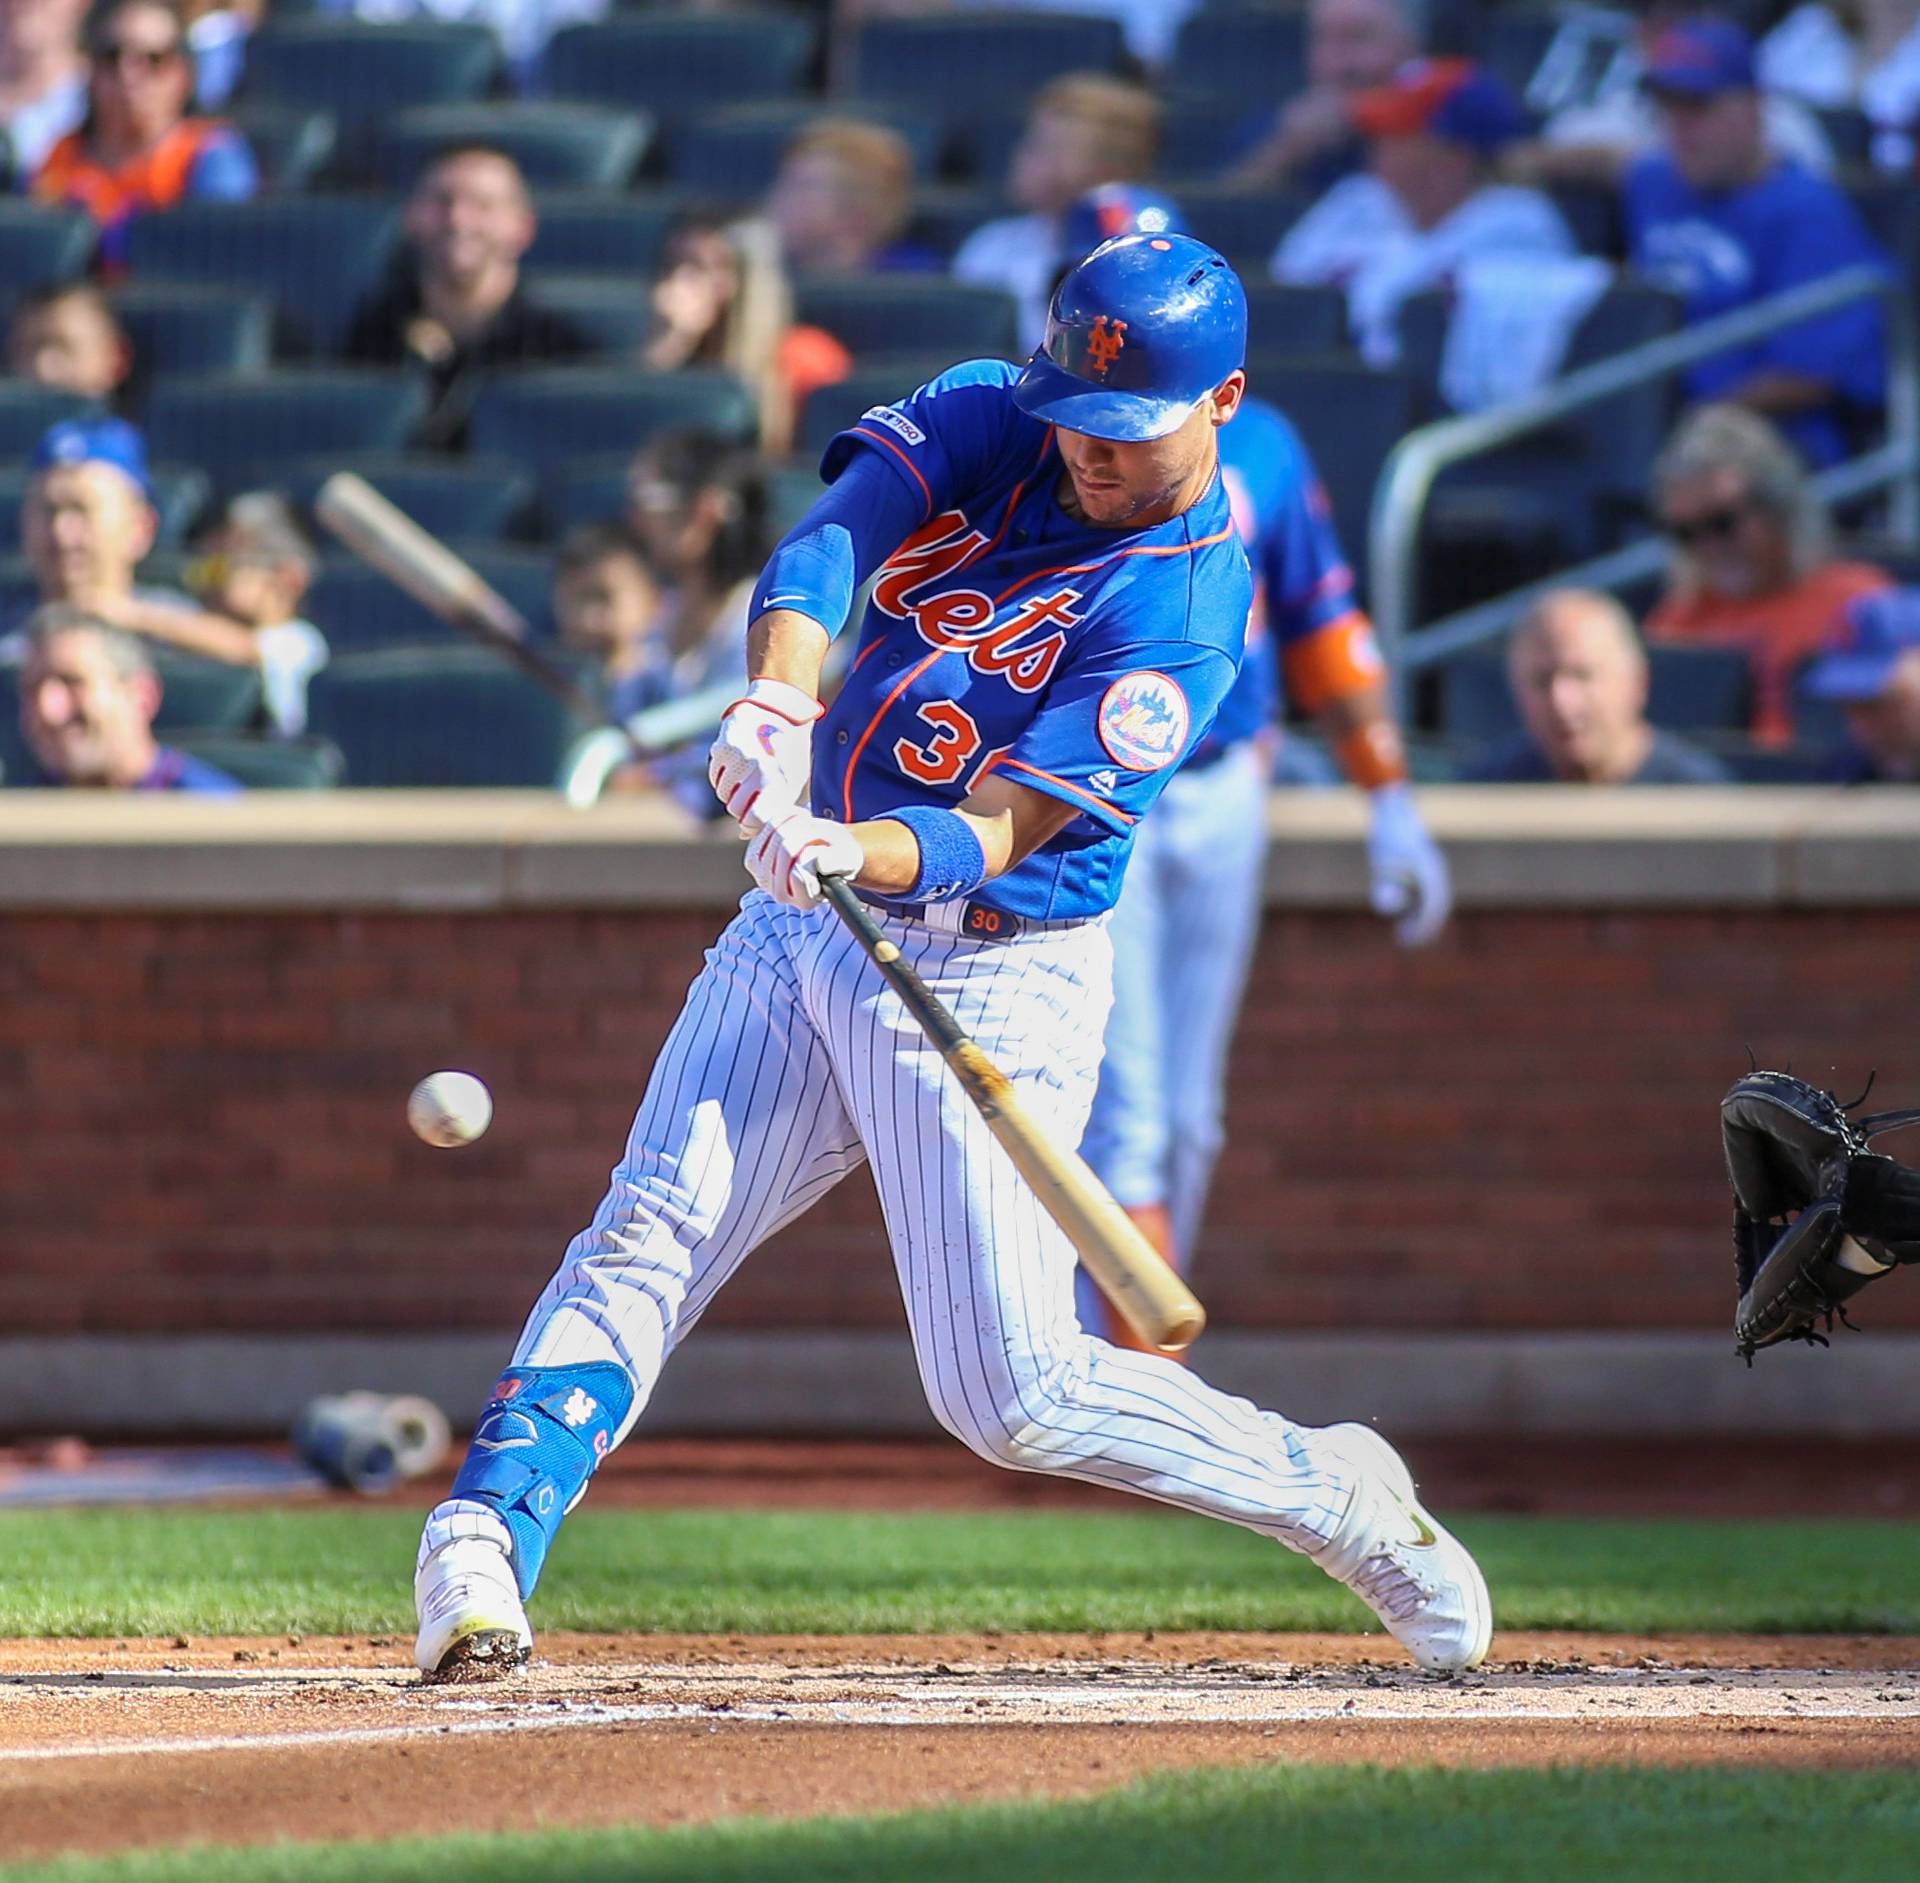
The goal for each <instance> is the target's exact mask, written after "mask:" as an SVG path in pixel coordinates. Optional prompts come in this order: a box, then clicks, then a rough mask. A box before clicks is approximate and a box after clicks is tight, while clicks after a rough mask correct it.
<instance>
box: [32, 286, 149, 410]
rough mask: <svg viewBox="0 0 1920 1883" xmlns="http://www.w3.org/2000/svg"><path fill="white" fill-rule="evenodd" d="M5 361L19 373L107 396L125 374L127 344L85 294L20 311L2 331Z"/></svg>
mask: <svg viewBox="0 0 1920 1883" xmlns="http://www.w3.org/2000/svg"><path fill="white" fill-rule="evenodd" d="M7 364H8V366H9V367H10V368H11V369H12V370H13V371H14V372H15V373H17V374H18V375H19V376H20V377H21V378H22V379H30V380H32V381H33V382H34V383H35V384H36V385H40V386H53V387H56V388H57V389H58V390H59V391H61V392H77V393H78V394H80V396H81V397H82V398H85V399H104V398H106V397H107V396H108V395H109V394H110V393H112V391H113V390H114V388H115V387H116V386H118V385H119V383H120V382H121V380H123V379H124V378H125V377H126V369H127V357H126V348H125V347H124V346H123V345H122V343H121V340H120V336H119V334H118V333H117V332H115V330H114V326H113V323H112V322H111V321H110V320H108V319H107V318H106V316H105V315H103V314H102V313H101V311H100V310H99V308H97V307H96V306H94V305H93V303H92V302H90V301H89V300H87V299H86V298H85V297H84V296H81V295H73V296H71V297H69V298H68V299H66V300H62V301H55V302H53V303H52V305H51V306H48V307H39V308H33V309H31V310H29V311H28V312H26V313H24V314H21V315H20V316H19V317H18V318H17V319H16V320H15V321H14V323H13V331H12V332H11V333H10V334H9V335H8V336H7Z"/></svg>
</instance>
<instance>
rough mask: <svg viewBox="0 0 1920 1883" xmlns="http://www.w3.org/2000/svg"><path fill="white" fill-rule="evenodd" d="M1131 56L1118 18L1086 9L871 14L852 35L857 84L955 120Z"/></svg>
mask: <svg viewBox="0 0 1920 1883" xmlns="http://www.w3.org/2000/svg"><path fill="white" fill-rule="evenodd" d="M1125 56H1126V43H1125V40H1124V38H1123V36H1122V33H1121V29H1120V23H1119V21H1118V20H1114V19H1100V18H1093V17H1088V16H1085V15H1080V14H1074V15H1066V14H1048V13H1014V12H1008V13H996V12H987V11H978V12H976V11H973V10H968V11H966V12H957V13H940V14H935V15H933V16H931V17H927V18H922V19H898V20H889V19H877V20H867V21H864V22H863V23H862V24H861V25H860V26H859V27H857V28H856V30H855V34H854V42H853V83H852V87H851V89H852V90H853V91H854V92H856V93H857V94H859V95H860V96H862V97H866V98H886V99H890V100H894V101H902V100H908V99H911V100H912V101H914V102H915V103H916V104H921V105H925V106H927V107H929V108H931V109H932V110H935V111H938V112H939V113H941V114H942V115H943V116H947V117H952V118H956V119H957V118H962V117H967V116H971V115H974V114H975V113H977V112H978V111H979V110H982V109H987V110H992V109H1016V108H1018V106H1019V105H1020V104H1021V103H1022V102H1023V101H1024V100H1026V99H1028V98H1030V97H1032V95H1033V94H1034V93H1035V92H1037V91H1038V90H1039V89H1040V88H1041V87H1042V86H1043V85H1045V84H1046V83H1047V81H1048V80H1049V79H1055V78H1058V77H1060V75H1061V74H1062V73H1065V72H1089V71H1101V72H1112V71H1118V70H1119V69H1120V68H1121V67H1122V65H1123V63H1124V60H1125Z"/></svg>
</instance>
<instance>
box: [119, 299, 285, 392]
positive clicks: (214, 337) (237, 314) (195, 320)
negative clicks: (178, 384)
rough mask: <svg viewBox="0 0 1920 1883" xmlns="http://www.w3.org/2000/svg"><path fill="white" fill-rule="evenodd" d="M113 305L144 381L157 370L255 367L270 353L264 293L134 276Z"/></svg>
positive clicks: (269, 312) (230, 370) (227, 370)
mask: <svg viewBox="0 0 1920 1883" xmlns="http://www.w3.org/2000/svg"><path fill="white" fill-rule="evenodd" d="M113 306H114V311H115V312H116V313H117V314H118V315H119V316H120V324H121V326H123V327H124V328H125V329H126V330H127V338H128V339H129V340H130V341H131V342H132V343H133V358H134V371H135V374H136V377H137V378H138V379H139V380H140V381H142V382H146V381H150V380H151V379H152V378H153V376H154V375H155V374H156V373H241V372H257V371H260V370H261V369H263V368H264V367H265V366H266V364H267V361H268V359H269V358H270V357H271V354H272V350H273V306H272V303H271V302H270V301H268V299H267V298H266V296H265V295H262V294H250V293H247V292H245V291H244V290H241V289H226V288H216V287H205V286H200V285H198V284H196V283H192V282H185V281H130V282H128V283H127V284H126V286H125V287H123V288H119V289H117V290H116V291H115V293H114V297H113Z"/></svg>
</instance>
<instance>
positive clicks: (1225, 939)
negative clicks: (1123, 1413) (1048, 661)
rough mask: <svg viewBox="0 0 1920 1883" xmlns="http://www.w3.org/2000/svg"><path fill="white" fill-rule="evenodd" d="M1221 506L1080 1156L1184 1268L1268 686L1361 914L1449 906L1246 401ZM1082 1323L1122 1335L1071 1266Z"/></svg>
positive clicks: (1212, 1104) (1254, 886)
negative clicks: (1204, 635)
mask: <svg viewBox="0 0 1920 1883" xmlns="http://www.w3.org/2000/svg"><path fill="white" fill-rule="evenodd" d="M1181 226H1182V219H1181V214H1180V210H1179V208H1178V206H1177V205H1176V204H1175V203H1174V202H1173V201H1172V200H1171V199H1170V198H1169V197H1166V196H1164V195H1161V194H1160V193H1159V192H1157V191H1154V190H1148V189H1144V188H1142V187H1140V186H1139V185H1137V184H1130V183H1108V184H1103V185H1102V186H1101V187H1100V188H1099V189H1096V190H1092V191H1089V192H1088V194H1087V195H1086V196H1084V197H1082V198H1081V199H1080V201H1079V202H1077V203H1076V204H1075V205H1074V206H1073V207H1072V208H1071V209H1070V210H1069V211H1068V212H1067V214H1066V216H1065V218H1064V219H1063V222H1062V229H1061V235H1062V249H1063V252H1064V253H1065V254H1066V255H1067V256H1068V257H1069V258H1070V259H1077V258H1078V256H1080V255H1081V254H1083V253H1085V252H1087V251H1088V250H1091V249H1092V248H1094V247H1096V246H1097V245H1098V244H1099V243H1101V242H1103V241H1107V240H1110V239H1111V238H1113V237H1114V236H1117V235H1122V234H1131V233H1136V232H1147V233H1164V232H1166V231H1168V230H1175V229H1179V228H1180V227H1181ZM1219 449H1220V460H1221V471H1222V475H1223V477H1224V480H1225V483H1226V489H1227V500H1228V502H1229V504H1230V505H1231V506H1232V510H1233V518H1234V523H1235V525H1236V527H1237V528H1238V529H1239V532H1240V537H1241V541H1242V542H1243V543H1244V544H1245V545H1246V549H1247V554H1248V556H1249V557H1250V558H1251V559H1252V563H1253V570H1254V610H1253V617H1252V620H1251V621H1250V622H1249V624H1248V629H1247V651H1246V658H1245V660H1244V661H1243V663H1242V665H1241V669H1240V677H1239V679H1238V680H1236V681H1235V682H1234V685H1233V688H1232V690H1231V691H1230V692H1229V693H1228V695H1227V697H1226V699H1225V700H1224V701H1223V702H1222V703H1221V707H1220V711H1219V714H1218V716H1217V717H1216V718H1215V720H1214V723H1213V726H1212V729H1211V730H1210V731H1209V732H1208V733H1207V735H1206V736H1205V737H1204V738H1203V739H1201V740H1200V741H1199V742H1198V743H1197V744H1196V745H1195V746H1194V748H1193V750H1192V751H1191V752H1190V753H1189V755H1188V756H1187V758H1186V759H1185V761H1184V762H1183V763H1182V765H1181V767H1180V770H1179V772H1178V774H1177V775H1176V776H1175V777H1173V778H1172V779H1170V780H1169V781H1168V783H1167V786H1166V788H1165V790H1164V792H1163V793H1162V795H1161V798H1160V801H1159V803H1158V805H1157V806H1156V808H1155V811H1154V815H1153V819H1152V822H1151V823H1150V824H1148V825H1146V826H1145V827H1144V828H1143V829H1142V830H1141V831H1140V832H1139V833H1138V835H1137V836H1136V837H1135V840H1134V845H1133V854H1132V857H1131V858H1130V860H1129V861H1128V864H1127V880H1126V888H1125V889H1124V891H1123V892H1122V893H1121V896H1120V899H1119V902H1118V904H1117V905H1116V907H1115V909H1114V913H1113V923H1112V928H1111V934H1112V937H1113V992H1114V999H1113V1011H1112V1014H1111V1016H1110V1018H1109V1019H1108V1021H1107V1037H1106V1057H1105V1060H1104V1061H1103V1063H1102V1065H1101V1069H1100V1087H1099V1092H1098V1095H1097V1096H1096V1098H1095V1099H1094V1105H1093V1116H1092V1118H1091V1120H1090V1122H1089V1123H1088V1126H1087V1134H1086V1139H1085V1142H1084V1143H1083V1145H1082V1146H1081V1150H1082V1154H1083V1155H1084V1156H1085V1158H1086V1160H1087V1162H1088V1163H1089V1164H1090V1165H1091V1166H1092V1167H1093V1169H1094V1171H1095V1172H1096V1173H1097V1174H1098V1176H1099V1177H1100V1178H1101V1180H1102V1181H1103V1182H1104V1183H1105V1184H1106V1186H1107V1188H1108V1189H1109V1190H1110V1191H1111V1192H1112V1193H1113V1195H1114V1198H1115V1199H1116V1200H1117V1201H1118V1202H1119V1203H1120V1205H1121V1206H1122V1207H1123V1208H1124V1209H1125V1210H1126V1211H1127V1213H1128V1214H1129V1215H1130V1216H1132V1217H1133V1219H1134V1221H1135V1222H1136V1223H1137V1224H1138V1225H1139V1227H1140V1229H1141V1231H1142V1233H1143V1234H1144V1235H1145V1236H1146V1238H1147V1240H1148V1241H1149V1242H1151V1243H1152V1244H1153V1245H1154V1247H1155V1248H1157V1249H1158V1250H1159V1251H1160V1253H1161V1254H1162V1255H1163V1256H1164V1257H1166V1259H1167V1260H1168V1261H1169V1262H1170V1263H1172V1265H1173V1266H1174V1268H1175V1269H1177V1270H1178V1271H1180V1272H1181V1273H1182V1274H1184V1273H1185V1272H1186V1270H1187V1266H1188V1264H1189V1262H1190V1261H1191V1259H1192V1255H1193V1251H1194V1248H1195V1246H1196V1244H1197V1243H1198V1241H1199V1236H1200V1224H1201V1221H1202V1217H1203V1215H1204V1212H1205V1208H1206V1198H1207V1189H1208V1186H1209V1183H1210V1182H1211V1179H1212V1176H1213V1166H1214V1161H1215V1159H1216V1158H1217V1157H1218V1156H1219V1153H1220V1144H1221V1138H1222V1129H1221V1126H1222V1118H1223V1114H1224V1111H1225V1103H1226V1071H1227V1047H1228V1044H1229V1041H1230V1039H1231V1036H1232V1032H1233V1023H1234V1020H1235V1017H1236V1016H1237V1015H1238V1013H1239V1011H1240V1001H1241V996H1242V994H1243V992H1244V990H1245V987H1246V979H1247V973H1248V970H1249V968H1250V967H1251V965H1252V961H1253V947H1254V940H1255V937H1256V934H1257V932H1258V928H1259V919H1260V897H1261V886H1262V880H1263V876H1264V867H1263V866H1264V862H1265V858H1266V851H1267V818H1266V799H1267V769H1268V754H1269V746H1268V740H1267V737H1266V735H1267V734H1268V733H1269V732H1270V730H1271V728H1272V727H1273V726H1274V725H1275V723H1276V722H1277V719H1278V715H1279V712H1280V707H1281V701H1282V691H1283V687H1284V691H1285V692H1286V693H1289V694H1291V695H1292V696H1293V697H1294V698H1295V699H1297V700H1298V701H1299V702H1300V703H1301V704H1302V705H1303V706H1305V707H1306V708H1307V710H1308V711H1309V712H1311V713H1313V714H1314V715H1315V717H1316V719H1317V721H1318V723H1319V725H1320V727H1321V729H1322V731H1323V732H1324V733H1325V735H1326V737H1327V740H1328V743H1329V744H1330V745H1331V746H1332V747H1333V749H1334V752H1335V754H1336V756H1337V757H1338V759H1339V761H1340V765H1341V769H1342V770H1343V771H1344V772H1345V773H1346V775H1347V777H1348V778H1349V779H1351V780H1352V782H1353V783H1355V784H1356V785H1359V786H1361V787H1362V788H1363V789H1365V790H1366V791H1367V793H1368V794H1369V799H1370V803H1371V813H1372V828H1371V833H1370V836H1369V840H1368V846H1367V847H1368V861H1369V866H1370V870H1371V873H1372V879H1373V901H1374V906H1375V907H1376V908H1377V909H1379V910H1380V912H1381V913H1382V914H1387V915H1394V916H1396V917H1398V932H1399V936H1400V939H1401V940H1402V941H1403V942H1405V943H1408V944H1410V945H1418V944H1420V943H1423V942H1426V941H1430V940H1431V939H1432V938H1433V937H1434V936H1435V935H1436V934H1438V933H1439V931H1440V929H1441V927H1442V926H1443V925H1444V923H1445V922H1446V919H1447V913H1448V909H1449V907H1450V905H1451V901H1452V898H1451V895H1450V892H1449V885H1448V878H1447V866H1446V860H1445V858H1444V856H1443V855H1442V853H1441V851H1440V849H1439V847H1438V846H1437V845H1436V844H1435V843H1434V842H1433V839H1432V838H1431V837H1430V836H1429V835H1428V834H1427V831H1426V828H1425V826H1424V825H1423V823H1422V822H1421V819H1420V815H1419V812H1418V810H1417V809H1416V808H1415V805H1414V802H1413V798H1412V794H1411V793H1410V791H1409V790H1408V787H1407V773H1406V762H1405V758H1404V754H1403V748H1402V745H1401V741H1400V735H1399V729H1398V728H1397V726H1396V725H1395V723H1394V720H1393V716H1392V708H1391V704H1390V702H1389V699H1388V694H1387V689H1386V684H1385V673H1384V669H1383V667H1382V665H1381V661H1380V655H1379V652H1378V650H1377V648H1376V647H1375V644H1374V640H1373V633H1372V629H1371V627H1370V625H1369V624H1368V621H1367V618H1366V616H1365V615H1364V614H1362V613H1361V612H1360V610H1359V608H1358V607H1357V605H1356V603H1355V598H1354V583H1353V574H1352V571H1351V570H1350V569H1349V568H1348V567H1347V560H1346V557H1345V556H1344V555H1343V554H1342V553H1341V549H1340V542H1339V539H1338V537H1337V536H1336V534H1335V532H1334V527H1333V514H1332V508H1331V506H1330V505H1329V503H1328V501H1327V496H1326V492H1325V491H1324V490H1323V489H1322V487H1321V484H1320V479H1319V477H1318V475H1317V473H1316V472H1315V470H1314V467H1313V461H1312V459H1311V457H1310V456H1309V455H1308V452H1307V448H1306V446H1305V445H1304V444H1303V443H1302V442H1301V440H1300V435H1299V433H1298V432H1296V431H1295V430H1294V428H1293V426H1292V425H1291V424H1289V423H1288V421H1287V420H1286V419H1285V418H1284V417H1283V416H1282V415H1281V414H1280V413H1279V412H1278V411H1276V410H1275V409H1274V408H1273V407H1272V406H1270V405H1266V404H1264V403H1262V402H1261V401H1260V400H1258V399H1253V398H1248V399H1244V400H1242V402H1241V405H1240V410H1239V412H1238V413H1237V414H1236V415H1235V417H1234V422H1233V424H1232V425H1231V426H1229V427H1227V428H1226V429H1225V430H1224V431H1222V432H1221V434H1220V440H1219ZM1079 1299H1080V1313H1081V1319H1082V1321H1083V1322H1084V1323H1085V1324H1086V1325H1087V1327H1089V1328H1090V1329H1092V1330H1093V1331H1095V1332H1099V1333H1104V1334H1105V1335H1106V1336H1107V1337H1108V1338H1109V1339H1112V1340H1116V1341H1121V1342H1124V1343H1126V1344H1128V1345H1133V1344H1136V1343H1135V1340H1134V1336H1133V1334H1132V1332H1131V1330H1130V1329H1129V1328H1128V1327H1127V1325H1126V1323H1125V1322H1124V1321H1122V1320H1121V1319H1120V1318H1119V1317H1118V1316H1117V1315H1115V1314H1113V1313H1112V1312H1111V1310H1110V1309H1109V1307H1108V1304H1107V1302H1106V1301H1105V1300H1104V1298H1103V1297H1102V1296H1101V1295H1100V1293H1099V1291H1098V1290H1097V1289H1096V1288H1094V1287H1093V1286H1092V1285H1091V1283H1090V1282H1088V1280H1087V1279H1086V1277H1085V1276H1084V1275H1083V1276H1082V1277H1081V1281H1080V1285H1079Z"/></svg>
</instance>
